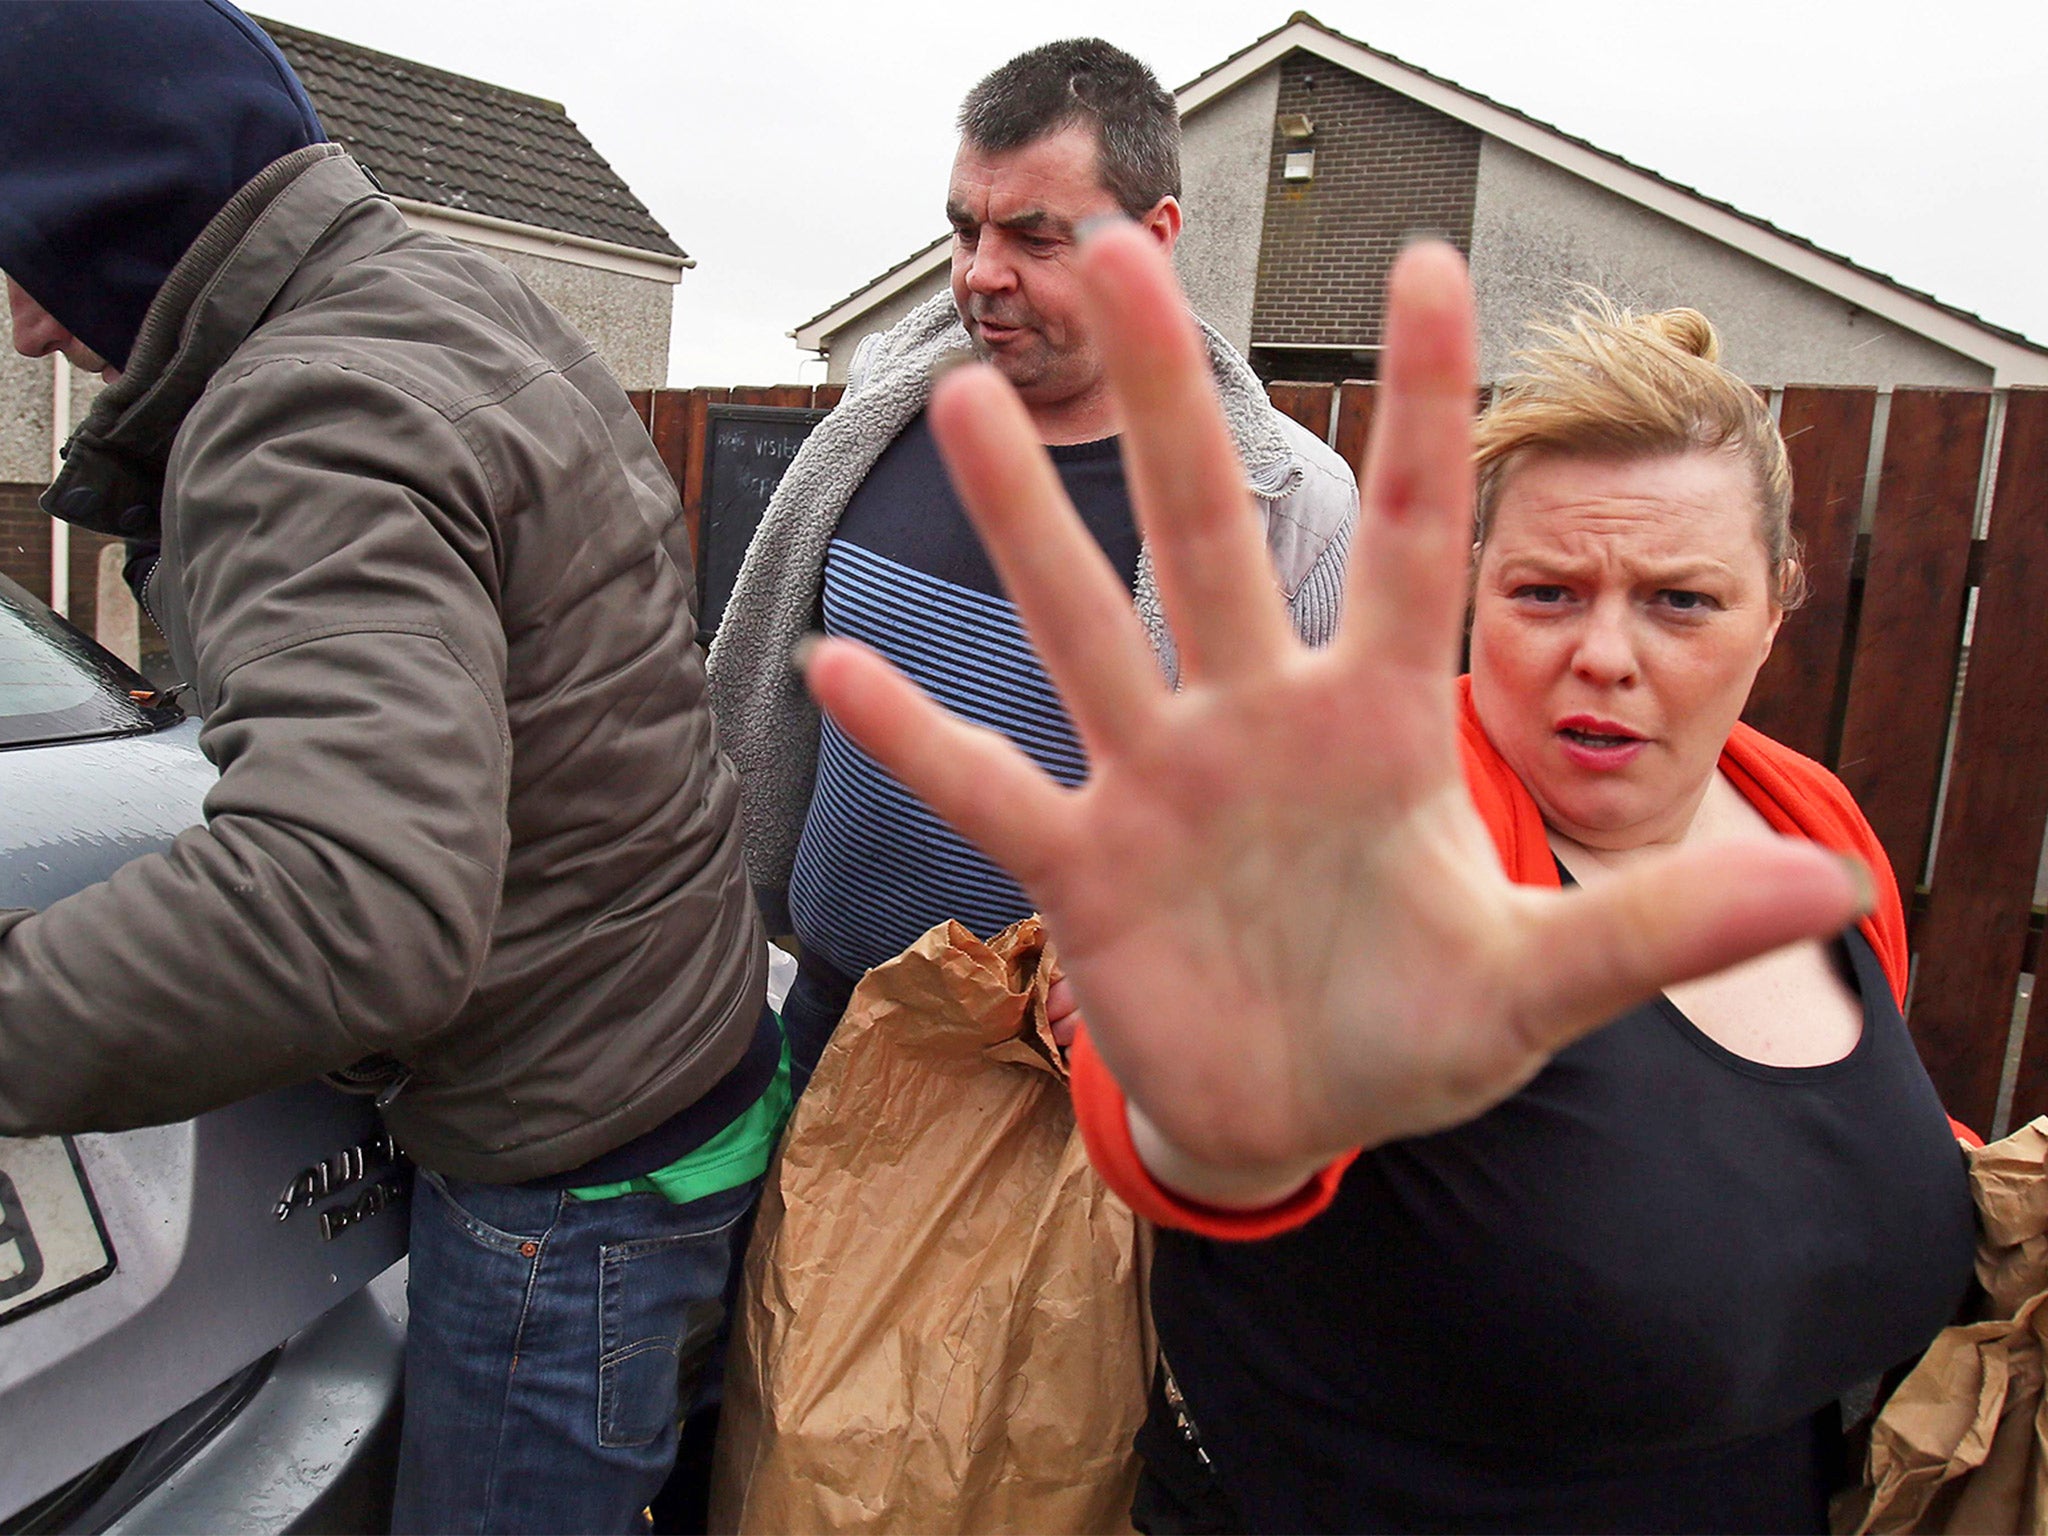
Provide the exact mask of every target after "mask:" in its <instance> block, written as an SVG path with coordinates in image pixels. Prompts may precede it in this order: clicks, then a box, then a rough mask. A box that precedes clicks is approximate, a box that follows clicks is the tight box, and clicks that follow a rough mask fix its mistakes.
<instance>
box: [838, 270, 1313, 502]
mask: <svg viewBox="0 0 2048 1536" xmlns="http://www.w3.org/2000/svg"><path fill="white" fill-rule="evenodd" d="M1196 324H1198V325H1199V326H1201V328H1202V340H1203V342H1204V344H1206V345H1207V347H1208V349H1209V370H1210V372H1211V373H1212V374H1213V375H1214V376H1215V379H1216V392H1217V395H1218V396H1219V398H1220V399H1221V401H1222V404H1223V419H1224V421H1225V422H1226V423H1227V424H1228V426H1229V428H1230V436H1231V440H1232V441H1233V442H1235V443H1236V444H1237V456H1238V458H1240V459H1241V460H1243V462H1244V471H1245V481H1246V483H1247V485H1248V486H1249V487H1250V489H1251V491H1252V494H1254V495H1255V496H1257V497H1259V498H1260V499H1261V500H1263V501H1277V500H1279V499H1281V498H1282V497H1285V496H1288V495H1291V494H1292V493H1293V492H1294V490H1295V488H1296V487H1297V486H1298V485H1300V483H1301V477H1302V469H1301V463H1300V461H1299V460H1298V459H1297V458H1296V456H1295V453H1294V450H1293V448H1292V447H1291V446H1290V445H1289V443H1288V441H1287V438H1286V435H1285V434H1284V433H1283V432H1282V431H1281V429H1280V426H1279V423H1278V421H1277V420H1276V419H1275V418H1276V415H1277V413H1276V412H1275V411H1274V409H1273V407H1272V405H1271V403H1270V402H1269V401H1268V400H1267V398H1266V390H1265V386H1264V385H1262V384H1261V383H1260V382H1259V379H1258V375H1257V374H1255V373H1253V372H1252V370H1251V365H1250V364H1249V363H1247V362H1246V361H1245V360H1244V358H1243V357H1242V356H1241V355H1240V354H1239V353H1238V350H1237V349H1236V348H1235V347H1233V346H1232V345H1231V344H1230V343H1229V342H1227V341H1225V340H1224V339H1223V337H1222V335H1221V334H1220V333H1219V332H1218V331H1217V330H1216V328H1215V327H1214V326H1212V325H1210V324H1209V323H1208V321H1206V320H1203V319H1201V318H1200V317H1197V319H1196ZM873 341H874V344H873V346H872V347H870V346H869V345H868V344H866V343H863V345H862V347H861V349H860V350H859V351H857V352H856V353H855V354H854V364H853V370H852V372H853V377H852V378H851V379H849V381H848V388H849V391H852V392H858V391H859V390H862V389H866V388H868V387H869V386H870V385H873V386H877V387H880V388H884V389H887V390H889V391H891V392H892V393H900V394H901V396H902V399H903V404H904V405H905V407H906V409H904V410H903V412H902V416H903V420H904V421H908V420H909V419H910V418H911V417H913V416H915V415H916V414H917V413H918V412H919V411H921V410H923V409H924V406H925V404H926V402H927V401H928V400H929V399H930V398H931V389H932V380H933V378H934V377H935V370H936V367H937V364H938V363H939V362H940V361H941V360H943V359H946V358H949V357H952V356H954V355H956V354H961V353H965V352H967V351H968V350H969V345H968V340H967V331H966V329H965V328H964V327H963V326H962V325H961V324H960V314H959V311H958V310H957V309H956V308H955V307H954V304H953V296H952V295H951V294H950V293H940V294H935V295H933V296H932V297H931V298H929V299H927V300H926V301H925V302H924V303H922V304H920V305H919V306H918V307H917V308H916V309H914V310H912V311H911V312H910V313H909V314H908V315H906V316H905V317H904V318H903V320H902V321H901V322H900V323H899V324H898V325H897V327H896V328H895V329H894V330H892V331H890V332H887V333H885V334H883V335H878V336H876V337H875V338H874V339H873Z"/></svg>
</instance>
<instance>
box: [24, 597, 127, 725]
mask: <svg viewBox="0 0 2048 1536" xmlns="http://www.w3.org/2000/svg"><path fill="white" fill-rule="evenodd" d="M148 688H149V684H148V682H147V681H146V680H145V679H143V678H142V677H141V676H140V675H139V674H136V673H134V672H131V671H129V669H128V668H127V667H125V666H123V665H122V664H121V663H120V662H119V661H117V660H115V659H114V657H112V656H111V655H109V654H108V653H107V652H106V651H103V650H101V649H100V647H99V646H97V645H95V644H94V643H93V642H92V641H91V640H89V639H87V638H86V637H85V636H84V635H82V634H80V633H79V632H78V631H77V630H75V629H73V628H72V627H71V626H70V625H69V624H66V623H65V622H64V621H63V620H62V619H60V618H58V617H57V616H56V615H55V614H54V613H52V612H50V610H49V609H48V608H47V607H45V606H44V605H43V604H42V603H41V602H39V601H37V600H36V598H35V597H33V596H32V595H30V594H29V593H28V592H27V591H25V590H24V589H23V588H22V587H20V586H19V585H17V584H16V583H14V582H13V581H10V580H8V578H6V577H5V576H0V747H17V746H26V745H29V744H31V743H35V742H47V741H69V740H74V739H77V738H80V737H86V736H109V735H121V734H125V733H127V732H129V731H141V730H147V729H149V728H150V720H149V717H148V716H147V715H146V714H144V712H143V710H142V708H141V706H140V705H139V704H138V703H137V701H136V700H135V698H134V697H133V696H132V691H138V690H139V691H144V692H146V691H147V690H148Z"/></svg>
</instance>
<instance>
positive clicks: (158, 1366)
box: [0, 577, 408, 1532]
mask: <svg viewBox="0 0 2048 1536" xmlns="http://www.w3.org/2000/svg"><path fill="white" fill-rule="evenodd" d="M198 730H199V728H198V724H197V722H196V721H192V720H187V719H186V718H184V716H183V713H182V712H181V711H180V710H179V709H178V707H177V705H176V704H175V703H173V702H171V701H170V700H169V699H168V698H167V697H166V696H165V695H163V694H160V693H158V692H156V691H155V690H153V689H152V688H151V686H150V685H149V683H148V682H147V681H146V680H145V679H143V678H142V677H141V676H139V675H138V674H136V673H134V672H133V671H131V670H130V669H129V668H127V667H126V666H124V665H123V664H122V663H120V662H119V661H116V660H115V659H114V658H113V657H112V656H110V655H108V654H107V653H106V652H105V651H103V650H101V649H100V648H99V647H98V646H97V645H95V644H94V643H93V642H92V641H90V640H88V639H86V638H85V637H84V636H83V635H81V634H79V633H78V632H77V631H76V630H74V629H72V628H71V627H70V626H69V625H67V624H65V623H64V622H63V621H62V620H61V619H58V618H57V617H56V616H55V615H53V614H52V613H50V611H49V610H48V609H47V608H45V607H44V606H43V605H42V604H41V603H39V602H37V601H36V600H35V599H34V598H33V597H31V596H30V595H29V594H28V593H27V592H25V591H23V590H22V588H20V587H19V586H18V585H16V584H15V583H13V582H11V581H8V580H7V579H6V578H4V577H0V908H6V907H36V908H41V907H46V906H48V905H49V904H50V903H52V902H55V901H58V900H60V899H61V898H63V897H65V896H68V895H70V894H71V893H72V892H74V891H76V890H78V889H80V888H81V887H83V886H87V885H90V884H92V883H94V882H96V881H99V880H103V879H105V878H106V877H107V876H108V875H110V874H111V873H113V871H114V870H115V869H116V868H117V867H118V866H120V865H121V864H123V863H125V862H126V861H127V860H129V859H132V858H134V857H136V856H137V855H138V854H143V853H147V852H150V851H151V850H153V849H158V848H162V847H165V846H167V845H168V844H169V843H170V842H171V841H172V840H173V839H175V838H176V837H177V836H178V835H179V834H180V833H181V832H183V831H185V830H186V829H188V828H191V827H193V826H196V825H197V824H198V823H199V821H200V803H201V800H202V798H203V797H204V795H205V793H206V791H207V788H208V786H209V785H211V784H212V782H213V779H214V773H213V769H212V767H211V766H210V765H209V764H208V763H207V762H206V760H205V759H204V758H203V757H202V756H201V755H200V753H199V749H198V744H197V739H198ZM85 981H86V984H88V985H89V984H90V978H85ZM194 1005H195V1006H198V1007H203V1006H204V1005H205V1000H204V999H194ZM5 1028H6V1023H5V1021H4V1020H0V1032H4V1031H5ZM407 1189H408V1184H407V1176H406V1171H405V1169H404V1166H403V1163H402V1160H401V1159H400V1158H398V1156H397V1155H396V1150H395V1149H394V1148H393V1147H392V1146H391V1144H390V1142H389V1141H388V1139H386V1138H385V1137H384V1135H383V1133H382V1130H381V1127H380V1125H379V1122H378V1120H377V1116H376V1112H375V1109H374V1107H373V1106H372V1104H371V1103H370V1102H369V1101H368V1100H367V1099H364V1098H360V1097H352V1096H350V1095H347V1094H344V1093H341V1092H338V1091H336V1090H335V1089H333V1088H330V1087H328V1086H326V1085H324V1084H305V1085H301V1086H298V1087H294V1088H287V1089H281V1090H278V1091H276V1092H273V1093H268V1094H263V1095H261V1096H259V1097H257V1098H253V1099H250V1100H247V1101H246V1102H243V1103H240V1104H236V1105H233V1106H230V1107H229V1108H226V1109H221V1110H216V1111H214V1112H213V1113H211V1114H205V1115H201V1116H199V1117H198V1118H197V1119H194V1120H188V1121H185V1122H184V1123H182V1124H178V1125H168V1126H160V1127H156V1128H154V1129H150V1130H141V1131H126V1132H122V1133H120V1134H117V1135H84V1136H58V1137H43V1138H35V1139H25V1140H24V1139H5V1138H0V1531H4V1532H13V1531H232V1530H251V1531H265V1532H270V1531H281V1530H372V1529H383V1528H385V1526H386V1524H387V1523H388V1518H389V1498H390V1476H391V1467H392V1464H393V1461H394V1452H395V1445H396V1435H397V1422H398V1401H399V1386H400V1382H401V1379H402V1369H401V1365H402V1356H403V1348H404V1267H403V1265H402V1264H401V1263H400V1262H399V1261H400V1259H401V1257H402V1255H403V1254H404V1251H405V1230H406V1216H405V1198H406V1193H407Z"/></svg>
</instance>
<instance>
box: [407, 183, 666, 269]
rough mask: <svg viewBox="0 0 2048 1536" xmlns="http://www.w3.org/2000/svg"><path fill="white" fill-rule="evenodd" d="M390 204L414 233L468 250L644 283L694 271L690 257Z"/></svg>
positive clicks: (413, 202) (432, 206)
mask: <svg viewBox="0 0 2048 1536" xmlns="http://www.w3.org/2000/svg"><path fill="white" fill-rule="evenodd" d="M391 201H392V202H393V203H394V204H396V205H397V207H398V211H399V212H400V213H402V214H404V215H405V222H406V223H408V224H410V225H411V226H412V227H413V228H414V229H417V230H420V231H422V232H424V233H426V234H432V235H444V236H446V237H447V238H448V239H450V240H465V241H467V242H468V243H469V244H471V245H481V246H485V247H487V248H489V249H491V250H498V251H518V252H520V253H522V254H524V255H527V256H546V257H550V258H552V259H553V260H555V261H566V262H572V263H574V264H575V265H576V266H579V267H595V268H596V269H597V270H598V271H600V272H618V273H623V274H624V275H625V276H627V277H644V278H648V279H651V280H652V281H654V282H657V283H677V282H681V281H682V276H683V272H684V269H685V268H688V267H694V266H696V265H697V262H696V259H695V258H694V257H690V256H662V255H659V254H657V253H656V252H653V251H640V250H635V249H634V248H633V247H632V246H630V245H618V244H615V243H614V242H612V241H610V240H593V239H591V238H590V237H589V236H587V235H571V234H566V233H564V232H563V231H561V230H558V229H542V228H541V227H540V226H539V225H537V224H520V223H517V222H515V221H514V220H512V219H500V218H496V217H494V216H493V215H491V214H487V213H470V212H469V211H467V210H466V209H462V208H448V207H444V206H442V205H441V204H440V203H423V202H420V201H418V200H417V199H416V198H410V197H394V198H392V199H391Z"/></svg>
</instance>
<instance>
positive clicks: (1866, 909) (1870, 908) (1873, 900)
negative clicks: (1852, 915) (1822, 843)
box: [1835, 853, 1877, 917]
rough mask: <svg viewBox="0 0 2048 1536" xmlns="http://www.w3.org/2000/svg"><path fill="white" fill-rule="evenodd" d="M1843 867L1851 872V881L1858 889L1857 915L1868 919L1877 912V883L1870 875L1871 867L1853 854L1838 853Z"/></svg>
mask: <svg viewBox="0 0 2048 1536" xmlns="http://www.w3.org/2000/svg"><path fill="white" fill-rule="evenodd" d="M1835 857H1836V858H1838V859H1840V860H1841V861H1842V867H1843V868H1844V869H1846V870H1848V871H1849V879H1850V880H1851V882H1853V883H1854V885H1855V887H1856V915H1857V916H1858V917H1868V916H1870V914H1871V913H1873V912H1875V911H1876V910H1877V881H1876V879H1875V877H1873V876H1872V875H1871V873H1870V866H1869V865H1868V864H1866V863H1864V862H1863V861H1862V860H1861V859H1859V858H1857V857H1856V855H1855V854H1853V853H1838V854H1836V855H1835Z"/></svg>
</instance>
